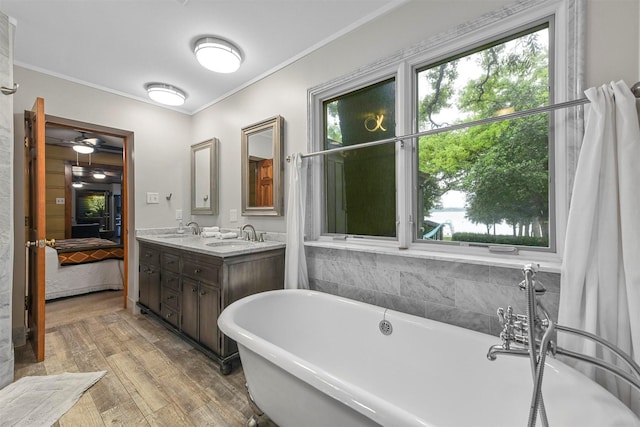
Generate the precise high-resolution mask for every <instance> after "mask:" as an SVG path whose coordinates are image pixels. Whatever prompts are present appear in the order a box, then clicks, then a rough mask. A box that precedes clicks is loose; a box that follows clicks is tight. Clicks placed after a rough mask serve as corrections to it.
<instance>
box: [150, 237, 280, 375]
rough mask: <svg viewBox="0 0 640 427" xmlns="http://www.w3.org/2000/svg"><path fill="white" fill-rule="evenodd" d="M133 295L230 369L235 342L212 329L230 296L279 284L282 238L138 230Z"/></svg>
mask: <svg viewBox="0 0 640 427" xmlns="http://www.w3.org/2000/svg"><path fill="white" fill-rule="evenodd" d="M137 239H138V243H139V248H140V250H139V270H138V271H139V273H138V274H139V299H138V303H137V305H138V306H139V307H140V309H141V311H142V312H143V313H148V314H151V315H153V316H154V317H156V318H158V319H160V320H161V322H162V324H163V325H165V326H166V327H167V328H169V329H170V330H172V331H173V332H175V333H177V334H178V335H180V336H181V337H182V338H183V339H185V340H187V341H188V342H190V343H191V344H192V345H194V347H196V348H198V349H199V350H201V351H203V352H204V353H205V354H206V355H207V356H209V357H211V358H212V359H214V360H216V361H217V362H218V363H219V364H220V371H221V372H222V373H223V374H227V373H229V372H231V367H232V362H233V360H234V359H237V357H238V348H237V345H236V343H235V341H233V340H232V339H230V338H228V337H227V336H225V335H224V334H223V333H222V332H221V331H220V330H219V329H218V324H217V322H218V316H219V315H220V313H221V312H222V310H223V309H224V308H225V307H226V306H228V305H229V304H231V303H232V302H234V301H237V300H239V299H240V298H243V297H245V296H248V295H251V294H255V293H258V292H263V291H267V290H273V289H282V288H283V284H284V248H285V245H284V243H280V242H270V241H267V242H248V241H243V240H236V239H233V240H219V239H205V238H201V237H198V236H193V235H177V234H170V235H147V236H138V237H137Z"/></svg>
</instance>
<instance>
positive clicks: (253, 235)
mask: <svg viewBox="0 0 640 427" xmlns="http://www.w3.org/2000/svg"><path fill="white" fill-rule="evenodd" d="M245 228H248V229H250V230H251V238H249V233H248V232H247V237H246V238H245V240H251V241H252V242H255V241H256V229H255V228H253V225H251V224H245V225H243V226H242V227H240V232H242V234H244V229H245Z"/></svg>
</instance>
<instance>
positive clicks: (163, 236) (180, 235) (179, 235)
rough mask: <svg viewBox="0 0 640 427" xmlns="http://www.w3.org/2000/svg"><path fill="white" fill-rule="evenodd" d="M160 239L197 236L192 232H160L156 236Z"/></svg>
mask: <svg viewBox="0 0 640 427" xmlns="http://www.w3.org/2000/svg"><path fill="white" fill-rule="evenodd" d="M158 237H159V238H161V239H184V238H195V237H198V236H195V235H193V234H186V233H185V234H178V233H176V234H161V235H159V236H158Z"/></svg>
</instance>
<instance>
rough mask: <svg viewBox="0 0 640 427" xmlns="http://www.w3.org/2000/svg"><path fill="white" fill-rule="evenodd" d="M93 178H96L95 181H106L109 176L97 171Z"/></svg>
mask: <svg viewBox="0 0 640 427" xmlns="http://www.w3.org/2000/svg"><path fill="white" fill-rule="evenodd" d="M93 177H94V178H95V179H105V178H106V177H107V175H105V173H104V172H100V171H95V172H94V173H93Z"/></svg>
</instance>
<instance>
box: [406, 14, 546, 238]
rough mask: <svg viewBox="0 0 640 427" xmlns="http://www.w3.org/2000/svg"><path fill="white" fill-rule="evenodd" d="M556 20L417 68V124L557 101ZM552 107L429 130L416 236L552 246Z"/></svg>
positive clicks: (421, 145)
mask: <svg viewBox="0 0 640 427" xmlns="http://www.w3.org/2000/svg"><path fill="white" fill-rule="evenodd" d="M548 40H549V25H548V24H547V23H545V24H544V25H542V26H540V27H535V28H532V29H528V30H527V31H526V32H524V33H519V34H516V35H514V36H511V37H509V38H507V39H502V40H499V41H497V42H494V43H491V44H489V45H485V46H483V47H482V48H480V49H476V50H474V51H471V52H468V53H464V54H462V55H457V56H455V57H453V58H450V59H446V60H444V61H439V62H437V63H435V64H432V65H429V66H427V67H424V68H421V69H418V70H417V73H416V80H417V91H418V96H417V105H416V108H415V115H416V117H417V123H418V130H419V131H426V130H430V129H438V128H446V127H448V126H451V125H455V124H459V123H463V122H469V121H477V120H482V119H486V118H489V117H495V116H500V115H506V114H509V113H514V112H518V111H524V110H528V109H532V108H536V107H541V106H544V105H547V104H549V99H550V97H549V88H550V84H549V74H550V73H549V67H550V65H549V46H548ZM552 146H553V144H550V141H549V113H538V114H535V115H530V116H526V117H522V118H517V119H510V120H505V121H498V122H494V123H490V124H483V125H477V126H471V127H468V128H464V129H457V130H451V131H444V132H442V133H437V134H434V135H428V136H422V137H420V138H419V141H418V148H417V153H418V154H417V156H416V157H417V168H416V170H417V176H416V178H415V179H416V182H417V189H418V194H417V197H416V200H417V206H416V207H417V218H418V221H416V238H417V240H423V241H427V240H431V241H433V240H439V241H447V240H448V241H459V242H466V243H474V244H507V245H513V246H535V247H545V248H547V247H549V235H550V234H549V218H550V216H549V206H550V204H549V194H550V193H549V177H550V173H549V153H550V149H551V148H552Z"/></svg>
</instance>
